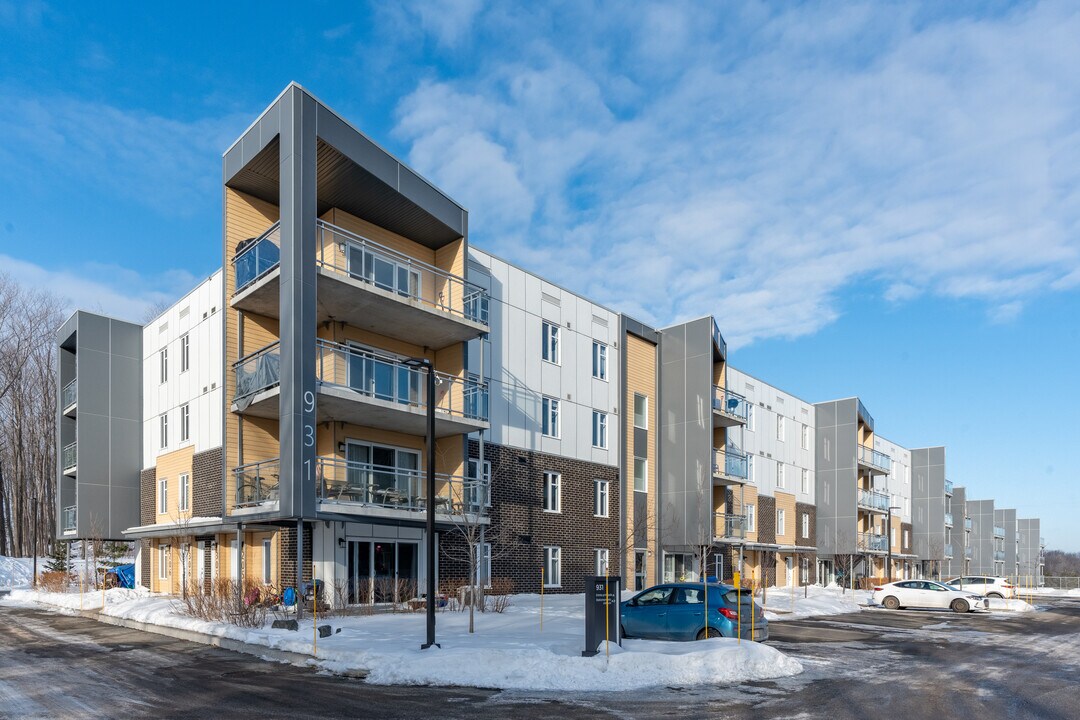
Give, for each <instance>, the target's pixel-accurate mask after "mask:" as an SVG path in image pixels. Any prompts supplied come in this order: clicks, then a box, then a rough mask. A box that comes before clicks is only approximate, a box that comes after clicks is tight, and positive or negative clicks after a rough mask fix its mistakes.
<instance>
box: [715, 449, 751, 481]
mask: <svg viewBox="0 0 1080 720" xmlns="http://www.w3.org/2000/svg"><path fill="white" fill-rule="evenodd" d="M713 475H715V476H721V475H723V476H727V477H733V478H739V479H741V480H746V479H747V478H748V477H749V475H750V468H749V463H748V461H747V459H746V453H744V452H741V451H739V450H736V449H735V448H713Z"/></svg>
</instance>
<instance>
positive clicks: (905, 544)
mask: <svg viewBox="0 0 1080 720" xmlns="http://www.w3.org/2000/svg"><path fill="white" fill-rule="evenodd" d="M909 545H911V539H910V538H909V537H908V531H907V530H905V531H904V547H908V546H909Z"/></svg>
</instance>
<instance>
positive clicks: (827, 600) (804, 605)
mask: <svg viewBox="0 0 1080 720" xmlns="http://www.w3.org/2000/svg"><path fill="white" fill-rule="evenodd" d="M762 599H763V598H762V594H761V593H760V592H759V593H758V594H757V595H756V596H755V597H754V601H755V602H757V603H758V604H759V605H760V604H762ZM764 600H765V603H764V605H765V617H766V619H768V621H769V622H782V621H784V620H795V619H798V618H806V617H815V616H819V615H844V614H846V613H851V612H859V611H861V610H862V606H864V605H866V604H868V603H869V601H870V596H869V594H868V593H867V592H865V591H861V590H856V591H854V592H852V591H851V590H847V591H844V590H843V588H840V587H837V586H836V585H830V586H828V587H821V586H820V585H808V586H806V587H797V588H795V595H794V598H793V597H792V593H791V588H790V587H786V588H785V587H771V588H769V589H768V590H767V591H766V593H765V597H764Z"/></svg>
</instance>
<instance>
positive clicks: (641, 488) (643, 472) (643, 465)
mask: <svg viewBox="0 0 1080 720" xmlns="http://www.w3.org/2000/svg"><path fill="white" fill-rule="evenodd" d="M634 490H635V491H636V492H649V461H648V460H646V459H645V458H639V457H636V458H634Z"/></svg>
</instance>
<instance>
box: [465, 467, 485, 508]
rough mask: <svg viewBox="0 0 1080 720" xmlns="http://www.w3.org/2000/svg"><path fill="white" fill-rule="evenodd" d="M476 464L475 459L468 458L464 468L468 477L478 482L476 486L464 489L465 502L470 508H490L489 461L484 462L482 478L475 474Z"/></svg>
mask: <svg viewBox="0 0 1080 720" xmlns="http://www.w3.org/2000/svg"><path fill="white" fill-rule="evenodd" d="M478 462H479V460H478V459H477V458H469V464H468V465H467V466H466V473H467V474H468V477H469V478H470V479H473V480H479V481H480V482H479V484H478V485H469V486H468V487H467V488H466V491H465V502H466V504H467V505H468V506H469V507H470V508H479V507H480V506H484V507H491V461H490V460H485V461H484V474H483V476H482V477H480V476H478V475H477V474H476V464H477V463H478Z"/></svg>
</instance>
